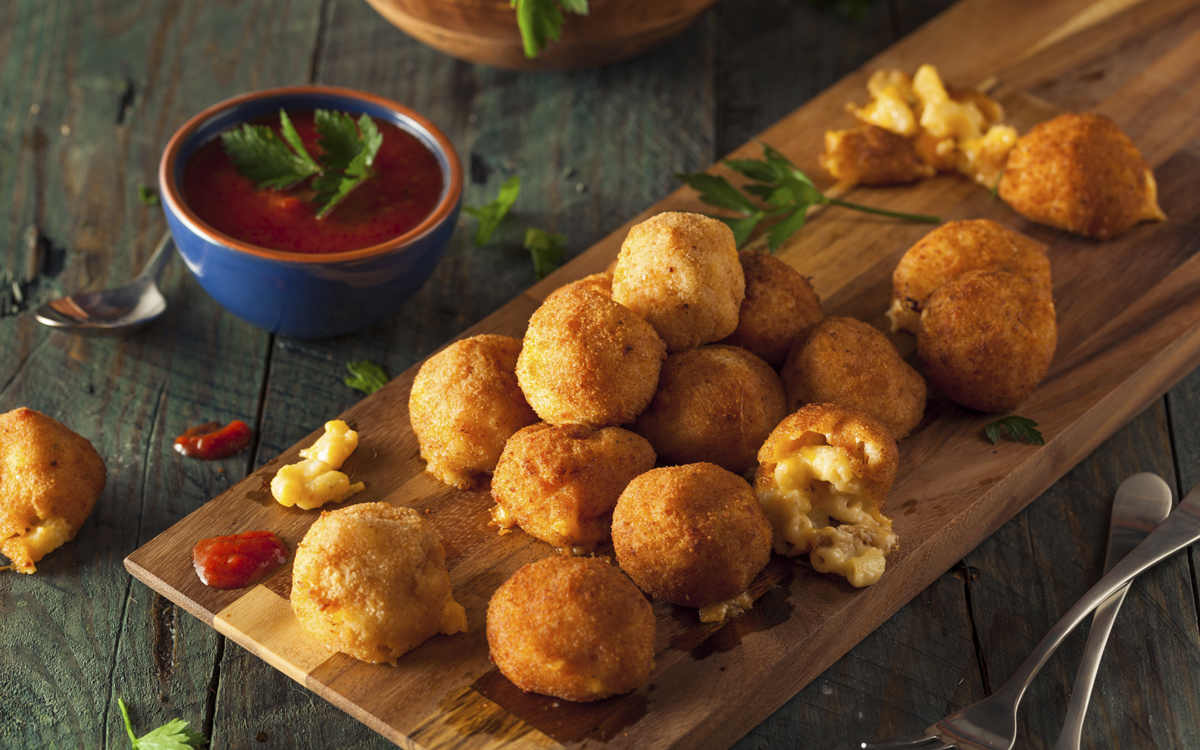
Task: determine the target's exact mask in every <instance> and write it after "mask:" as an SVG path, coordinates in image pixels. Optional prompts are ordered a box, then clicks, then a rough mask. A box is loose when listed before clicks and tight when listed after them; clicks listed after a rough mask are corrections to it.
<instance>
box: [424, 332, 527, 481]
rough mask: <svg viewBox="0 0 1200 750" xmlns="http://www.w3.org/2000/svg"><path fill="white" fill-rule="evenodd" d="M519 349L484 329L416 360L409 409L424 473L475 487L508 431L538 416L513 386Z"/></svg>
mask: <svg viewBox="0 0 1200 750" xmlns="http://www.w3.org/2000/svg"><path fill="white" fill-rule="evenodd" d="M520 352H521V342H520V341H518V340H517V339H514V338H512V337H511V336H496V335H491V334H485V335H482V336H472V337H471V338H468V339H463V340H461V341H456V342H454V343H453V344H451V345H450V346H448V347H446V348H445V349H443V350H442V351H441V352H438V353H437V354H435V355H433V356H432V357H430V358H429V359H428V360H426V362H425V364H423V365H421V369H420V371H418V372H417V377H416V379H414V380H413V385H412V393H411V394H409V397H408V414H409V419H410V420H411V421H412V429H413V433H414V434H415V435H416V436H417V442H418V443H419V444H420V446H421V458H423V459H425V461H426V462H427V463H428V466H427V468H428V470H429V473H430V474H433V475H434V476H435V477H437V478H438V479H440V480H442V481H443V482H445V483H446V484H448V485H450V486H452V487H457V488H458V489H460V490H469V489H474V488H476V487H478V486H479V485H480V484H481V483H482V482H483V481H484V480H485V478H486V477H487V475H489V474H491V473H492V471H493V470H494V469H495V468H496V462H497V461H499V460H500V453H501V451H503V450H504V444H505V443H506V442H508V439H509V437H511V436H512V434H513V433H514V432H516V431H517V430H519V429H521V428H522V427H524V426H526V425H530V424H533V423H534V422H536V421H538V418H537V415H536V414H534V412H533V409H531V408H530V407H529V403H528V402H527V401H526V400H525V394H523V393H522V392H521V388H520V386H519V385H518V384H517V375H516V366H517V355H518V354H520Z"/></svg>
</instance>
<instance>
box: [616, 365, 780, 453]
mask: <svg viewBox="0 0 1200 750" xmlns="http://www.w3.org/2000/svg"><path fill="white" fill-rule="evenodd" d="M786 414H787V408H786V400H785V398H784V391H783V384H782V383H780V382H779V376H778V375H776V374H775V371H774V370H772V369H771V368H770V367H768V366H767V363H766V362H763V361H762V360H761V359H759V358H758V357H756V356H754V355H753V354H751V353H750V352H748V351H746V350H745V349H742V348H740V347H736V346H723V345H713V346H704V347H701V348H699V349H688V350H687V351H682V352H676V353H674V354H672V355H670V356H668V357H667V362H666V364H665V365H663V371H662V377H661V378H660V379H659V385H658V392H657V393H655V394H654V400H653V401H651V402H650V406H648V407H647V408H646V410H645V411H644V412H642V414H641V416H639V417H638V419H637V421H636V422H635V423H634V425H633V430H634V432H637V433H638V434H639V435H641V436H643V437H644V438H646V439H647V440H649V441H650V444H651V445H653V446H654V450H655V451H656V452H657V453H658V457H659V459H660V460H661V461H663V462H664V463H669V464H692V463H700V462H708V463H713V464H716V465H717V466H720V467H721V468H723V469H726V470H728V471H732V472H733V473H735V474H741V473H743V472H745V471H746V470H747V469H749V468H751V467H753V466H754V464H755V456H756V455H757V454H758V449H759V447H760V446H761V445H762V443H763V441H764V440H766V439H767V435H769V434H771V430H773V429H774V428H775V425H777V424H779V420H781V419H783V418H784V416H785V415H786Z"/></svg>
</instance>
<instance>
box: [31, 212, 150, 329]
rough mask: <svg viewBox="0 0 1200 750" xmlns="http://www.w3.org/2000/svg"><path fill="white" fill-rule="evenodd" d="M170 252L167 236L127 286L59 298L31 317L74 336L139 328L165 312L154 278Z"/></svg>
mask: <svg viewBox="0 0 1200 750" xmlns="http://www.w3.org/2000/svg"><path fill="white" fill-rule="evenodd" d="M170 248H171V233H170V232H167V233H166V234H164V235H163V238H162V239H161V240H159V242H158V247H156V248H154V254H153V255H151V256H150V260H149V261H147V263H146V267H145V268H143V269H142V272H141V273H140V274H138V276H137V278H136V279H134V280H133V282H132V283H130V284H129V285H128V286H123V287H120V288H118V289H104V290H101V291H98V292H83V293H81V294H72V295H70V296H68V297H59V298H58V299H56V300H52V301H50V302H47V303H46V304H44V305H42V306H41V307H39V308H38V309H37V310H35V311H34V316H35V317H37V319H38V322H39V323H42V324H43V325H47V326H50V327H51V328H60V329H63V330H73V331H76V332H78V333H119V332H122V331H127V330H130V329H132V328H136V327H138V326H143V325H145V324H147V323H149V322H150V321H152V320H154V319H155V318H157V317H158V316H160V315H162V314H163V313H164V312H166V310H167V300H166V298H165V297H163V296H162V292H160V291H159V290H158V277H159V276H161V275H162V271H163V268H164V267H165V266H166V265H167V261H168V260H170V258H171V253H170Z"/></svg>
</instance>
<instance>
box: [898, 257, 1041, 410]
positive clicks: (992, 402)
mask: <svg viewBox="0 0 1200 750" xmlns="http://www.w3.org/2000/svg"><path fill="white" fill-rule="evenodd" d="M1057 339H1058V326H1057V323H1056V321H1055V317H1054V303H1053V302H1051V301H1050V298H1049V297H1047V296H1046V295H1045V294H1042V293H1041V292H1040V291H1039V290H1038V289H1037V288H1036V287H1035V286H1034V284H1033V283H1032V282H1030V281H1029V280H1028V279H1026V278H1025V277H1023V276H1017V275H1016V274H1011V273H1006V272H1004V271H988V270H977V271H968V272H967V273H965V274H963V275H962V276H959V277H958V278H956V279H954V280H952V281H949V282H947V283H945V284H943V285H942V286H940V287H938V290H937V291H936V292H934V293H933V296H932V297H930V298H929V304H928V306H926V308H925V310H924V312H922V313H921V327H920V329H919V330H918V332H917V355H918V356H919V357H920V359H921V366H922V367H923V368H924V369H925V377H926V378H928V379H929V383H930V384H931V385H933V386H934V387H935V388H938V389H939V390H941V391H942V392H943V393H945V394H946V396H947V397H948V398H949V399H950V400H951V401H954V402H955V403H958V404H961V405H963V406H966V407H968V408H971V409H978V410H979V411H984V412H1002V411H1009V410H1011V409H1015V408H1017V407H1018V406H1019V405H1020V404H1021V402H1023V401H1024V400H1025V399H1026V398H1028V397H1029V394H1031V393H1033V390H1034V389H1035V388H1037V385H1038V383H1040V382H1041V380H1042V378H1044V377H1045V376H1046V372H1047V371H1048V370H1049V369H1050V362H1051V361H1052V360H1053V359H1054V349H1055V346H1056V345H1057Z"/></svg>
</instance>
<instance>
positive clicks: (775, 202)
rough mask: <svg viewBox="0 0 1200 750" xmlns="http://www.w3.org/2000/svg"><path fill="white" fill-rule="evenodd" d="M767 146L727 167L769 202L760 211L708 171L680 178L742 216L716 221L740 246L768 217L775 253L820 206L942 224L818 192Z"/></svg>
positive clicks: (930, 218)
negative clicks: (771, 222) (812, 209)
mask: <svg viewBox="0 0 1200 750" xmlns="http://www.w3.org/2000/svg"><path fill="white" fill-rule="evenodd" d="M762 147H763V158H762V159H761V160H759V159H729V160H728V161H726V162H725V166H727V167H729V168H730V169H732V170H733V171H735V172H737V173H738V174H741V175H742V176H744V177H747V178H748V179H750V180H752V181H753V182H751V183H749V184H747V185H746V186H745V187H744V188H743V189H742V190H744V191H745V193H748V194H749V195H752V196H754V197H755V198H758V199H759V200H760V201H762V202H763V203H765V204H766V208H765V209H763V208H759V206H758V205H757V204H755V203H754V201H752V200H750V199H749V198H747V197H746V196H745V195H743V194H742V192H741V191H739V190H738V189H737V188H736V187H734V186H733V184H732V183H730V182H729V180H727V179H725V178H724V177H719V176H717V175H713V174H708V173H707V172H681V173H679V174H677V175H676V177H678V178H679V179H681V180H683V181H684V182H685V183H687V184H688V185H689V186H691V187H692V188H693V189H694V190H696V191H698V192H699V193H700V200H702V201H704V202H705V203H707V204H709V205H711V206H716V207H717V208H724V209H726V210H729V211H732V212H734V213H736V214H739V216H736V217H729V216H716V217H714V218H717V219H720V220H721V221H723V222H725V223H726V224H728V225H729V228H730V229H731V230H733V236H734V239H735V240H736V241H737V244H738V246H739V247H740V246H742V245H744V244H745V243H746V242H747V241H748V240H749V239H750V236H751V235H752V234H753V233H754V230H755V229H756V228H757V227H758V225H759V224H760V223H761V222H762V221H763V220H764V219H778V220H779V221H778V222H777V223H776V224H775V225H774V226H772V227H771V229H770V230H769V231H768V232H767V245H768V246H769V247H770V248H771V252H772V253H773V252H775V251H776V250H778V249H779V248H780V247H781V246H782V245H783V243H784V242H786V241H787V239H788V238H789V237H791V236H792V235H793V234H795V233H796V231H797V230H799V229H800V228H801V227H803V226H804V221H805V219H806V218H807V216H808V209H809V208H810V207H812V206H817V205H826V204H828V205H834V206H842V207H843V208H851V209H854V210H856V211H864V212H866V213H872V214H879V215H881V216H890V217H892V218H896V219H906V220H908V221H922V222H927V223H930V224H937V223H938V222H939V221H941V219H939V218H938V217H936V216H923V215H919V214H903V213H896V212H895V211H885V210H883V209H881V208H872V207H870V206H861V205H859V204H857V203H849V202H847V201H843V200H838V199H837V198H830V197H828V196H826V195H824V194H823V193H822V192H821V191H820V190H817V188H816V186H815V185H813V182H812V180H810V179H809V178H808V175H806V174H804V173H803V172H801V171H800V170H799V169H798V168H797V167H796V165H794V164H792V163H791V162H790V161H788V159H787V157H786V156H784V155H783V154H781V153H780V152H778V151H776V150H775V149H773V148H771V147H770V146H768V145H767V144H765V143H764V144H762Z"/></svg>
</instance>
